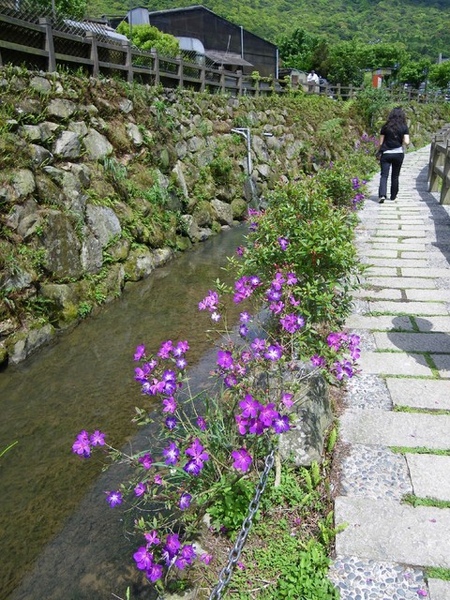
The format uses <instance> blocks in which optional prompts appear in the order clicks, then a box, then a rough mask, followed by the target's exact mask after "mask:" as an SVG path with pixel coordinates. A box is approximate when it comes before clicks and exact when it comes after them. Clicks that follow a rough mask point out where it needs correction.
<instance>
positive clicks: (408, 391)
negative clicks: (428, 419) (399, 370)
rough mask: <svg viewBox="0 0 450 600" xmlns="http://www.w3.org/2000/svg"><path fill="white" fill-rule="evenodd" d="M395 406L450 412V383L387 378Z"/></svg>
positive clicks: (433, 380) (439, 380)
mask: <svg viewBox="0 0 450 600" xmlns="http://www.w3.org/2000/svg"><path fill="white" fill-rule="evenodd" d="M386 385H387V387H388V390H389V393H390V395H391V399H392V403H393V405H394V406H411V407H412V408H425V409H429V410H450V381H448V380H445V379H395V378H393V377H386Z"/></svg>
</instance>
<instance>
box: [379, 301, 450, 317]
mask: <svg viewBox="0 0 450 600" xmlns="http://www.w3.org/2000/svg"><path fill="white" fill-rule="evenodd" d="M369 309H370V312H372V313H388V314H393V315H395V314H403V315H430V316H432V315H443V316H446V315H448V310H447V308H446V305H445V303H443V302H433V303H431V302H389V301H388V300H384V301H383V300H380V301H376V302H369Z"/></svg>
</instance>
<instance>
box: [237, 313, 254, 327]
mask: <svg viewBox="0 0 450 600" xmlns="http://www.w3.org/2000/svg"><path fill="white" fill-rule="evenodd" d="M251 320H252V317H251V315H250V314H249V313H248V312H246V311H244V312H241V314H240V315H239V322H240V323H242V324H243V325H247V324H248V323H249V322H250V321H251Z"/></svg>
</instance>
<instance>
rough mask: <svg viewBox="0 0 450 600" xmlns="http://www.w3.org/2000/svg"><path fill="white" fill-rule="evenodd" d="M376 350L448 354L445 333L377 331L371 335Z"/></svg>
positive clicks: (449, 350) (448, 345)
mask: <svg viewBox="0 0 450 600" xmlns="http://www.w3.org/2000/svg"><path fill="white" fill-rule="evenodd" d="M373 336H374V338H375V343H376V345H377V348H378V350H403V351H404V352H450V336H449V335H448V334H447V333H400V332H396V331H391V332H390V333H385V332H383V331H377V332H374V334H373Z"/></svg>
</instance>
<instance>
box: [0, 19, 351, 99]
mask: <svg viewBox="0 0 450 600" xmlns="http://www.w3.org/2000/svg"><path fill="white" fill-rule="evenodd" d="M7 64H13V65H26V66H27V68H30V69H37V70H42V71H47V72H52V71H55V70H56V68H57V66H64V67H66V68H68V69H71V70H76V69H79V68H81V69H83V70H84V71H86V72H87V73H88V74H89V75H92V76H93V77H98V76H100V75H103V76H106V77H111V76H113V75H116V76H117V75H118V76H119V77H122V78H123V79H125V80H127V81H128V82H130V83H131V82H133V81H138V82H140V83H148V84H150V85H159V84H161V85H163V86H164V87H169V88H170V87H180V88H190V89H193V90H196V91H200V92H203V91H208V92H211V93H217V92H220V93H228V94H230V95H233V96H240V95H243V94H248V95H253V96H258V95H268V94H273V93H277V94H278V93H279V94H283V93H285V92H287V91H288V90H289V89H291V88H290V85H289V82H286V80H278V81H275V80H273V81H268V80H267V79H266V78H255V77H252V76H250V75H244V74H243V73H242V71H228V70H225V69H224V68H222V67H216V66H209V65H206V64H205V63H204V62H193V61H192V59H186V58H184V57H182V56H179V57H177V58H170V57H166V56H160V55H159V54H158V53H157V52H144V51H140V50H139V49H137V48H135V47H132V46H131V45H130V44H129V43H128V42H117V40H111V41H109V40H107V39H106V40H105V37H104V36H101V37H99V36H98V35H97V34H96V33H94V32H91V31H86V32H85V34H84V35H78V34H74V33H70V32H67V31H61V30H59V29H55V28H54V27H52V22H51V19H49V18H48V17H44V18H41V19H39V22H35V23H32V22H29V21H24V20H21V19H18V18H16V17H14V16H11V15H6V14H0V67H2V66H5V65H7ZM299 87H300V88H301V87H303V88H304V90H305V91H310V93H318V94H323V95H327V96H329V97H332V98H336V99H344V100H345V99H348V98H353V97H354V96H355V95H356V93H357V92H358V90H359V89H360V88H356V87H353V86H348V87H345V86H341V85H336V86H331V85H327V86H316V87H315V89H314V90H312V91H311V90H308V89H307V86H306V84H305V85H304V86H302V84H300V85H299Z"/></svg>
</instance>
